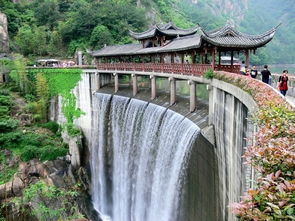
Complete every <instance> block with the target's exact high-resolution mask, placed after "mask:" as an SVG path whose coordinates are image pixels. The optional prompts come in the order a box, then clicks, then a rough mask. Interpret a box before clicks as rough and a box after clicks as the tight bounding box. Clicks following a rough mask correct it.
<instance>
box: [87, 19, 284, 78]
mask: <svg viewBox="0 0 295 221" xmlns="http://www.w3.org/2000/svg"><path fill="white" fill-rule="evenodd" d="M277 28H278V26H277V27H274V28H272V29H271V30H269V31H267V32H265V33H263V34H260V35H249V34H244V33H241V32H239V31H237V30H236V29H235V28H234V27H233V26H232V25H230V24H226V25H225V26H224V27H221V28H218V29H215V30H211V31H205V30H204V29H203V28H202V27H201V26H199V25H197V26H196V27H193V28H190V29H181V28H178V27H176V26H175V25H174V24H172V23H167V24H163V25H154V26H153V27H151V28H150V29H148V30H147V31H144V32H141V33H137V32H133V31H130V35H131V36H132V37H133V38H134V39H135V40H137V41H139V43H133V44H126V45H113V46H105V47H104V48H102V49H100V50H98V51H94V52H93V53H92V55H93V56H94V57H95V59H96V63H97V66H98V68H99V69H112V68H113V69H116V70H117V69H118V70H131V69H133V70H137V71H161V72H163V71H165V72H168V73H169V72H170V73H171V72H173V73H175V72H181V73H184V72H186V73H190V74H202V73H203V72H204V71H206V70H208V69H209V68H212V69H214V70H222V71H229V72H234V73H239V71H240V65H237V64H234V55H235V54H239V53H244V55H245V64H246V66H249V62H250V54H251V53H255V51H256V49H257V48H259V47H262V46H264V45H266V44H267V43H268V42H270V41H271V40H272V39H273V37H274V34H275V32H276V30H277ZM222 55H230V57H231V65H222V64H221V56H222Z"/></svg>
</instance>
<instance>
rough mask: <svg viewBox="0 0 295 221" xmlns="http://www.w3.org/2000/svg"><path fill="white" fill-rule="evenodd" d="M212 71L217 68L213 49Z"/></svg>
mask: <svg viewBox="0 0 295 221" xmlns="http://www.w3.org/2000/svg"><path fill="white" fill-rule="evenodd" d="M211 63H212V69H213V70H214V68H215V49H214V48H213V49H212V62H211Z"/></svg>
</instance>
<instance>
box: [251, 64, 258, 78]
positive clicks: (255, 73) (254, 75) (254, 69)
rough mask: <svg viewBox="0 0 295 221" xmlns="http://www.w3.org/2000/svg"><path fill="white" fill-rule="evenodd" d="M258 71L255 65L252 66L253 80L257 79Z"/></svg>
mask: <svg viewBox="0 0 295 221" xmlns="http://www.w3.org/2000/svg"><path fill="white" fill-rule="evenodd" d="M257 73H258V72H257V69H256V66H255V65H253V66H252V69H251V77H252V78H256V77H257Z"/></svg>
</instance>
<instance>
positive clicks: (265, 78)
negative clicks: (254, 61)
mask: <svg viewBox="0 0 295 221" xmlns="http://www.w3.org/2000/svg"><path fill="white" fill-rule="evenodd" d="M261 75H262V82H264V83H266V84H269V85H270V84H271V82H270V80H269V79H270V76H271V73H270V71H269V70H268V66H267V65H264V70H262V71H261Z"/></svg>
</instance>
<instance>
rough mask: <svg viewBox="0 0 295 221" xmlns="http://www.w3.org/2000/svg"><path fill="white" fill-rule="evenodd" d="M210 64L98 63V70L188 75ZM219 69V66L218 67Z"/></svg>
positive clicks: (203, 70) (203, 69)
mask: <svg viewBox="0 0 295 221" xmlns="http://www.w3.org/2000/svg"><path fill="white" fill-rule="evenodd" d="M211 68H212V66H211V65H210V64H176V63H173V64H168V63H164V64H163V63H99V64H97V69H99V70H116V71H141V72H162V73H175V74H188V75H197V76H200V75H203V73H204V72H206V71H208V70H209V69H211ZM219 69H220V67H219Z"/></svg>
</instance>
